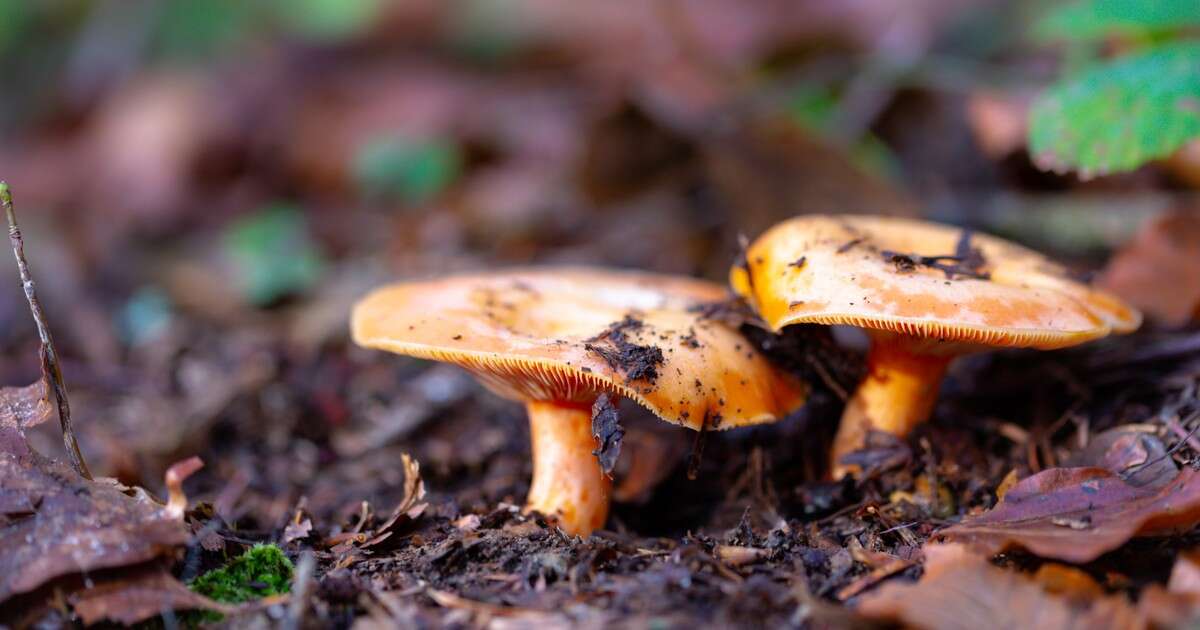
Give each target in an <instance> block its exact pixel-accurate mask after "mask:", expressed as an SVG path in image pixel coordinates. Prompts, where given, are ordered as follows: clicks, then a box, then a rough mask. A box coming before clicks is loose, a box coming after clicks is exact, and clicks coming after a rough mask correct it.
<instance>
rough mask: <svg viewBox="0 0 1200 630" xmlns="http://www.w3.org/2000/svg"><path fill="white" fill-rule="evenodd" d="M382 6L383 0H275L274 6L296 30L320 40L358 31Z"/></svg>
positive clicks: (276, 13)
mask: <svg viewBox="0 0 1200 630" xmlns="http://www.w3.org/2000/svg"><path fill="white" fill-rule="evenodd" d="M382 8H383V3H382V2H381V0H275V2H274V6H273V9H274V12H275V15H276V17H277V18H278V19H280V20H282V21H283V22H284V24H285V25H286V26H287V27H288V28H289V29H290V30H291V31H292V32H294V33H296V34H298V35H300V36H301V37H304V38H307V39H312V40H320V41H341V40H345V39H347V38H349V37H352V36H354V35H357V34H358V33H360V32H362V31H363V30H364V29H366V28H367V26H369V25H370V24H371V23H372V22H373V21H374V19H375V18H376V16H378V15H379V12H380V9H382Z"/></svg>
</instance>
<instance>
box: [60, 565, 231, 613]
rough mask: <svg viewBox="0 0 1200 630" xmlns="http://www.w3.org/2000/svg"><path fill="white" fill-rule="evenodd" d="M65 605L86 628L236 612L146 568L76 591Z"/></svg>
mask: <svg viewBox="0 0 1200 630" xmlns="http://www.w3.org/2000/svg"><path fill="white" fill-rule="evenodd" d="M68 601H70V602H71V607H72V608H74V610H75V614H77V615H79V618H80V619H81V620H83V623H84V624H85V625H91V624H93V623H97V622H100V621H114V622H117V623H122V624H126V625H131V624H135V623H138V622H139V621H145V620H147V619H150V618H151V617H156V616H158V615H161V614H163V613H164V612H166V611H177V610H209V611H214V612H219V613H222V614H229V613H231V612H233V611H234V610H236V608H237V607H236V606H228V605H225V604H221V603H219V602H215V601H213V600H211V599H209V598H207V597H205V596H203V595H200V594H199V593H194V592H192V591H191V590H189V589H188V587H186V586H184V585H183V583H182V582H180V581H179V580H177V579H175V577H174V576H172V575H171V574H170V573H169V572H167V570H166V569H165V568H163V567H161V566H149V567H146V568H144V569H142V570H140V571H137V572H134V573H132V574H131V575H124V576H121V577H116V578H113V579H111V580H106V581H103V582H101V583H99V584H96V585H94V586H92V587H90V588H86V589H83V590H80V591H76V592H75V593H73V594H72V595H71V596H70V597H69V598H68Z"/></svg>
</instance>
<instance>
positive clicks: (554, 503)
mask: <svg viewBox="0 0 1200 630" xmlns="http://www.w3.org/2000/svg"><path fill="white" fill-rule="evenodd" d="M525 408H526V410H527V411H528V413H529V433H530V438H531V441H532V446H533V482H532V483H531V484H530V486H529V497H528V499H527V500H526V502H525V510H526V511H530V510H537V511H538V512H541V513H543V514H546V515H547V516H555V517H557V518H558V521H559V524H560V526H561V527H562V528H563V529H564V530H566V531H567V532H568V533H571V534H577V535H580V536H587V535H588V534H590V533H592V530H593V529H598V528H600V527H602V526H603V525H604V521H605V519H607V518H608V501H609V496H610V494H611V489H612V480H610V479H609V478H608V477H607V476H605V474H604V472H603V471H601V470H600V462H599V461H597V459H596V456H595V455H593V454H592V450H593V449H594V448H595V440H594V439H593V438H592V431H591V429H592V412H591V407H589V406H584V405H571V404H563V403H555V402H528V403H526V404H525Z"/></svg>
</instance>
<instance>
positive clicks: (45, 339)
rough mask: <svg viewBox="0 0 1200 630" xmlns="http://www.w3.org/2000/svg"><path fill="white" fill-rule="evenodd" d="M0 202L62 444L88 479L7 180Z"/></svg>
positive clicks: (90, 475)
mask: <svg viewBox="0 0 1200 630" xmlns="http://www.w3.org/2000/svg"><path fill="white" fill-rule="evenodd" d="M0 205H2V206H4V214H5V215H6V216H7V217H8V238H9V240H11V241H12V247H13V255H15V256H16V257H17V269H18V270H19V271H20V272H21V285H22V286H23V287H24V288H25V299H26V300H27V301H28V302H29V310H30V311H32V312H33V321H34V323H35V324H37V329H38V337H39V338H40V340H41V342H42V378H44V379H46V381H47V382H49V383H50V389H51V391H53V392H54V402H55V403H56V404H57V406H58V421H59V424H61V425H62V436H63V445H64V446H65V447H66V448H67V455H68V456H70V458H71V465H72V466H73V467H74V468H75V472H77V473H79V475H80V476H82V477H83V478H84V479H91V478H92V473H91V471H89V470H88V467H87V462H85V461H83V453H82V452H80V450H79V443H78V442H76V441H75V432H74V431H73V430H72V429H71V404H70V403H69V402H67V387H66V385H65V384H64V383H63V377H62V369H60V368H59V364H58V352H57V351H55V349H54V340H53V339H51V338H50V327H49V326H47V325H46V316H45V314H43V313H42V305H41V303H40V302H38V299H37V292H36V290H35V287H34V284H33V277H32V276H30V275H29V263H28V262H26V261H25V242H24V241H23V240H22V239H21V229H20V228H18V227H17V215H16V213H15V212H13V204H12V194H11V193H10V192H9V191H8V184H7V183H6V182H0Z"/></svg>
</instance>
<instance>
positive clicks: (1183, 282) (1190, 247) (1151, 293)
mask: <svg viewBox="0 0 1200 630" xmlns="http://www.w3.org/2000/svg"><path fill="white" fill-rule="evenodd" d="M1099 282H1100V284H1101V285H1103V286H1104V287H1106V288H1108V289H1109V290H1111V291H1112V292H1114V293H1116V294H1117V295H1119V296H1121V297H1122V298H1125V299H1126V300H1128V301H1129V302H1131V303H1132V304H1133V305H1134V306H1136V307H1138V308H1140V309H1142V311H1144V312H1145V313H1146V314H1147V315H1149V316H1150V317H1153V318H1154V319H1157V320H1159V321H1160V322H1162V323H1163V324H1166V325H1168V326H1183V325H1185V324H1187V323H1188V322H1189V321H1195V320H1196V319H1197V316H1198V315H1200V213H1197V212H1195V211H1191V212H1189V211H1184V210H1177V211H1174V212H1168V213H1166V214H1163V215H1161V216H1158V217H1155V218H1153V219H1150V220H1149V221H1148V222H1147V223H1146V224H1145V225H1144V226H1142V228H1141V230H1140V231H1139V232H1138V234H1137V236H1135V237H1134V238H1133V241H1132V242H1130V243H1129V245H1127V246H1126V247H1125V248H1124V249H1122V250H1121V252H1120V253H1118V254H1117V255H1116V256H1115V257H1114V258H1113V259H1112V260H1111V261H1110V262H1109V264H1108V268H1107V269H1105V270H1104V275H1103V276H1101V278H1100V280H1099Z"/></svg>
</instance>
